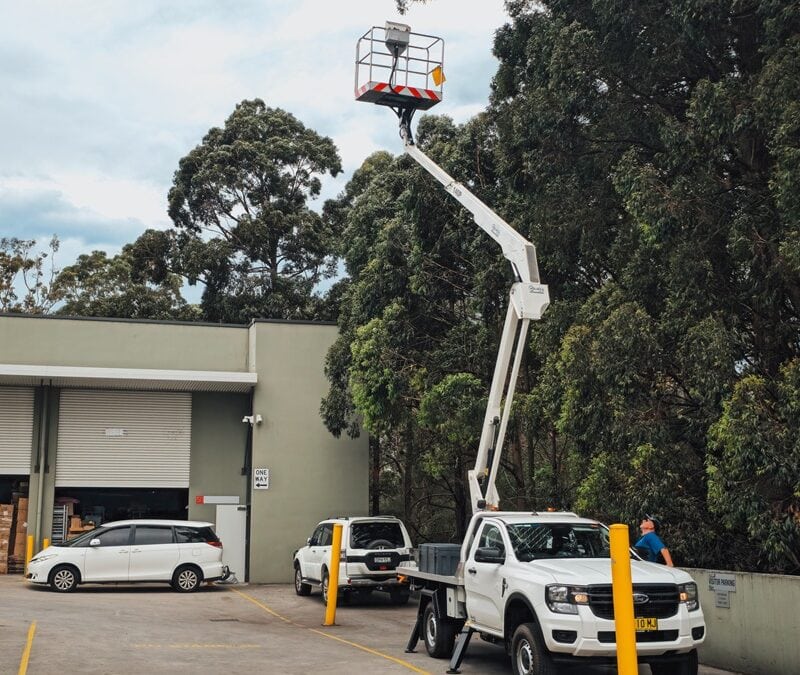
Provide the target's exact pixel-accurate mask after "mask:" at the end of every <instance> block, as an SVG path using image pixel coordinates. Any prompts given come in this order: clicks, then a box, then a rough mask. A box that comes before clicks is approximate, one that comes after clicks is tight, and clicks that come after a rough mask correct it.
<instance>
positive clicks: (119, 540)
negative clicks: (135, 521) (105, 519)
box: [97, 527, 131, 546]
mask: <svg viewBox="0 0 800 675" xmlns="http://www.w3.org/2000/svg"><path fill="white" fill-rule="evenodd" d="M130 538H131V528H130V527H115V528H114V529H113V530H106V531H105V532H102V533H100V534H99V535H97V539H99V540H100V546H127V545H128V543H129V542H130Z"/></svg>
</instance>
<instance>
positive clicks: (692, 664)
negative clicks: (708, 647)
mask: <svg viewBox="0 0 800 675" xmlns="http://www.w3.org/2000/svg"><path fill="white" fill-rule="evenodd" d="M697 669H698V666H697V650H696V649H693V650H692V651H690V652H689V653H688V654H686V655H685V657H684V658H683V660H682V661H670V662H667V663H651V664H650V671H651V672H652V673H653V675H697Z"/></svg>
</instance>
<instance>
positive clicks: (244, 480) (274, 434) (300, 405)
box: [0, 314, 369, 583]
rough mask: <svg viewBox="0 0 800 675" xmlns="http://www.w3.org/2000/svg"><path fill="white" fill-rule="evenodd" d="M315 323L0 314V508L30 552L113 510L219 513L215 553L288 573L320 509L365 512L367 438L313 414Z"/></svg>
mask: <svg viewBox="0 0 800 675" xmlns="http://www.w3.org/2000/svg"><path fill="white" fill-rule="evenodd" d="M336 336H337V328H336V326H335V325H333V324H328V323H312V322H284V321H270V320H256V321H253V322H252V323H251V324H250V325H249V326H243V325H216V324H201V323H182V322H167V321H142V320H118V319H93V318H62V317H50V316H46V317H43V316H30V315H10V314H6V315H0V504H3V503H10V502H11V501H12V500H15V499H19V498H27V505H28V506H27V514H26V518H27V520H26V524H25V528H26V532H27V534H28V535H32V536H33V538H34V542H35V544H34V550H39V549H40V548H41V546H42V541H43V540H44V539H50V540H51V541H58V540H59V539H65V538H68V537H69V536H71V534H74V533H75V531H76V530H82V529H85V528H90V527H92V526H94V525H99V524H102V523H103V522H108V521H111V520H119V519H124V518H142V517H144V518H149V517H152V518H186V519H190V520H206V521H210V522H213V523H215V524H216V525H217V531H218V533H219V535H220V538H221V539H222V541H223V544H224V546H225V556H226V562H228V564H230V566H231V568H232V569H233V571H234V572H235V574H236V576H237V578H238V579H239V580H241V581H244V580H248V581H252V582H256V583H271V582H288V581H290V580H291V579H292V566H291V559H292V558H291V555H292V552H293V551H294V549H296V548H298V547H299V546H300V545H302V544H303V543H305V539H306V537H307V536H308V535H309V533H310V532H311V530H312V529H313V526H314V525H315V524H316V523H317V522H319V521H320V520H321V519H322V518H325V517H328V516H331V515H338V514H352V515H364V514H366V513H367V511H368V503H369V502H368V442H367V438H366V437H362V438H358V439H351V438H348V437H346V436H343V437H342V438H338V439H337V438H334V437H333V436H332V435H331V434H330V433H329V432H328V431H327V430H326V429H325V426H324V424H323V423H322V420H321V418H320V414H319V409H320V402H321V399H322V397H323V396H324V395H325V393H326V391H327V388H328V381H327V380H326V378H325V376H324V372H323V369H324V360H325V355H326V353H327V350H328V348H329V347H330V346H331V344H332V343H333V341H334V340H335V339H336Z"/></svg>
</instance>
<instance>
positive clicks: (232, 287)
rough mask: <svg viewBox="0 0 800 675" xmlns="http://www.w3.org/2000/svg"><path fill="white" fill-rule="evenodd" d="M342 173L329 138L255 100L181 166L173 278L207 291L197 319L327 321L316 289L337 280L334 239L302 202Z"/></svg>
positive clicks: (173, 207) (173, 203) (172, 208)
mask: <svg viewBox="0 0 800 675" xmlns="http://www.w3.org/2000/svg"><path fill="white" fill-rule="evenodd" d="M340 171H341V161H340V159H339V155H338V152H337V150H336V147H335V146H334V144H333V142H332V141H331V140H330V139H329V138H325V137H322V136H319V135H318V134H317V133H316V132H314V131H312V130H310V129H307V128H306V127H305V126H304V125H303V124H302V123H301V122H300V121H299V120H297V119H296V118H295V117H294V116H293V115H291V114H290V113H288V112H285V111H283V110H280V109H278V108H269V107H267V106H266V105H265V104H264V102H263V101H261V100H259V99H255V100H252V101H242V102H241V103H240V104H238V105H237V106H236V109H235V110H234V111H233V113H232V114H231V115H230V117H229V118H228V119H227V120H226V122H225V126H224V127H223V128H216V127H215V128H213V129H211V130H210V131H209V132H208V133H207V134H206V136H205V138H203V142H202V143H201V144H200V145H198V146H197V147H196V148H195V149H194V150H192V151H191V152H190V153H189V154H188V155H187V156H186V157H184V158H183V159H182V160H181V161H180V166H179V168H178V170H177V171H176V172H175V178H174V182H173V187H172V189H171V190H170V193H169V215H170V217H171V218H172V220H173V222H174V223H175V227H176V230H177V234H176V236H175V241H176V247H177V250H178V254H177V256H176V258H175V259H174V260H173V263H172V269H173V270H174V271H176V272H178V273H180V274H181V275H183V276H185V277H186V278H188V280H189V282H190V283H192V284H194V283H196V282H197V281H198V280H199V281H202V283H203V284H204V291H203V299H202V302H201V309H202V313H203V318H204V319H206V320H208V321H226V322H232V323H246V322H247V321H249V320H250V319H252V318H254V317H268V318H279V319H292V318H296V319H308V318H315V317H320V318H326V317H323V316H321V315H324V314H325V312H326V308H325V307H324V303H323V301H322V300H321V299H320V298H319V297H317V296H316V295H315V294H314V289H315V286H316V285H317V284H318V283H319V282H320V281H321V280H323V279H325V278H330V277H331V276H333V275H334V273H335V269H336V267H335V260H334V258H333V257H332V256H331V255H330V251H331V249H332V245H333V244H332V239H333V238H334V237H335V235H336V233H334V232H331V231H330V230H329V229H328V228H327V226H326V222H325V221H324V220H323V219H322V218H321V217H320V215H319V214H318V213H317V212H315V211H313V210H311V209H310V208H309V207H308V205H307V201H308V200H309V199H310V198H313V197H316V196H317V195H319V191H320V187H321V184H320V176H321V175H323V174H325V173H326V172H330V173H331V174H332V175H334V176H335V175H336V174H338V173H339V172H340Z"/></svg>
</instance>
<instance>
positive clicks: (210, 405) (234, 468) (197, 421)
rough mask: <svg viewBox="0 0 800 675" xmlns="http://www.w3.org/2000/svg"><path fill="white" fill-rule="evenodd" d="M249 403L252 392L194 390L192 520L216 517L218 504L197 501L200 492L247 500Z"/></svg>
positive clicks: (243, 502) (190, 509)
mask: <svg viewBox="0 0 800 675" xmlns="http://www.w3.org/2000/svg"><path fill="white" fill-rule="evenodd" d="M249 406H250V396H249V394H218V393H199V392H195V393H193V394H192V459H191V466H190V467H189V520H206V521H209V522H212V523H213V522H215V521H216V517H217V511H216V509H217V507H216V505H214V504H196V503H195V502H196V499H195V498H196V497H197V496H198V495H204V496H211V495H215V496H222V495H225V496H237V497H239V503H240V504H246V503H247V477H246V476H243V475H242V467H243V466H244V463H245V448H246V446H247V425H246V424H242V417H244V416H245V415H247V414H248V410H249ZM242 576H244V575H242Z"/></svg>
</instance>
